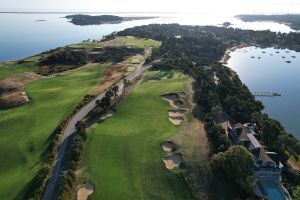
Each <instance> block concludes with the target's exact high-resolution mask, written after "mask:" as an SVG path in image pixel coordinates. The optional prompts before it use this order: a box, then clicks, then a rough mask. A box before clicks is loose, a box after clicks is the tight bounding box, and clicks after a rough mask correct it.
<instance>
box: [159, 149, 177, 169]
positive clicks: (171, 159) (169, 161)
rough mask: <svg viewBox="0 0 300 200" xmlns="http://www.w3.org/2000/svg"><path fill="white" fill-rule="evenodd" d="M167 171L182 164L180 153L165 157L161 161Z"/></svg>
mask: <svg viewBox="0 0 300 200" xmlns="http://www.w3.org/2000/svg"><path fill="white" fill-rule="evenodd" d="M163 161H164V163H165V165H166V168H167V169H173V168H175V167H178V166H179V165H180V163H181V162H182V155H181V154H180V153H175V154H172V155H170V156H167V157H165V158H164V159H163Z"/></svg>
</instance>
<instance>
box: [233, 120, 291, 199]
mask: <svg viewBox="0 0 300 200" xmlns="http://www.w3.org/2000/svg"><path fill="white" fill-rule="evenodd" d="M255 127H256V126H255V124H250V123H247V124H240V123H238V124H235V125H234V126H233V127H232V128H231V129H230V130H229V133H228V136H229V137H230V139H231V140H232V141H233V143H234V144H235V145H242V146H244V147H245V148H246V149H248V150H249V151H250V152H251V153H252V155H253V158H254V168H253V177H254V178H255V179H256V180H257V187H256V188H255V193H256V194H257V195H258V196H260V197H263V198H266V199H270V200H286V199H291V197H290V195H289V193H288V191H287V190H286V189H285V188H284V186H283V185H282V182H281V171H282V168H283V165H282V163H281V162H280V158H279V155H278V154H277V153H276V152H271V151H268V150H267V149H266V148H265V147H264V146H263V145H262V144H261V142H260V141H259V140H258V139H257V136H258V135H257V134H256V133H255Z"/></svg>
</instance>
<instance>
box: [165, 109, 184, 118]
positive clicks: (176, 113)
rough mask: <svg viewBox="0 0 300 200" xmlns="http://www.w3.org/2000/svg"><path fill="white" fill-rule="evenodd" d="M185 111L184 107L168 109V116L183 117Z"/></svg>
mask: <svg viewBox="0 0 300 200" xmlns="http://www.w3.org/2000/svg"><path fill="white" fill-rule="evenodd" d="M185 112H186V110H185V109H177V110H169V111H168V113H169V117H183V116H184V113H185Z"/></svg>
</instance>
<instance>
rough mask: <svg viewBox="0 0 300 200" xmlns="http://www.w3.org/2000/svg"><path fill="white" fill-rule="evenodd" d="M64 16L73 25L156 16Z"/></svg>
mask: <svg viewBox="0 0 300 200" xmlns="http://www.w3.org/2000/svg"><path fill="white" fill-rule="evenodd" d="M65 18H67V19H69V20H70V22H71V23H73V24H74V25H80V26H87V25H100V24H117V23H121V22H124V21H132V20H142V19H153V18H157V17H120V16H116V15H95V16H94V15H82V14H77V15H67V16H66V17H65Z"/></svg>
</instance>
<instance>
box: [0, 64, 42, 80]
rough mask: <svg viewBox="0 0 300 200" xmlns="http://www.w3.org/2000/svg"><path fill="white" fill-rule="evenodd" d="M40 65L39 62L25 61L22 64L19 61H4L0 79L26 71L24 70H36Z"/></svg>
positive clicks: (1, 65) (0, 65)
mask: <svg viewBox="0 0 300 200" xmlns="http://www.w3.org/2000/svg"><path fill="white" fill-rule="evenodd" d="M37 67H38V63H37V62H35V61H34V62H24V63H22V64H17V63H14V62H12V63H2V64H0V80H1V79H4V78H6V77H8V76H11V75H14V74H18V73H24V72H34V71H36V69H37Z"/></svg>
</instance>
